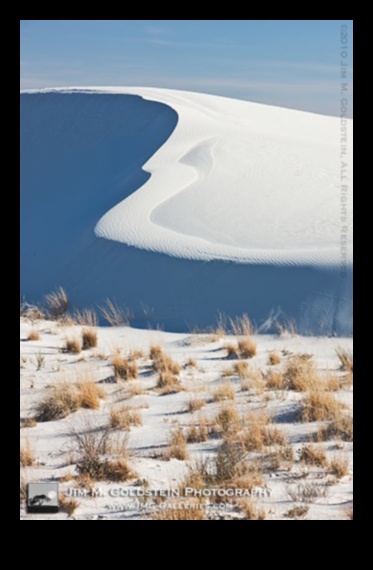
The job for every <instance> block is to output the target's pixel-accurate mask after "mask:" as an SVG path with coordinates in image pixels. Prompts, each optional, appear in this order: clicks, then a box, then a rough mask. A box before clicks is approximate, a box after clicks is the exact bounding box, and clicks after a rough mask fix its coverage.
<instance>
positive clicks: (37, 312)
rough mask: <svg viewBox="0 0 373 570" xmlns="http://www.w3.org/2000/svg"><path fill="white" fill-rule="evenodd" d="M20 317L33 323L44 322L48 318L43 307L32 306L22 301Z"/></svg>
mask: <svg viewBox="0 0 373 570" xmlns="http://www.w3.org/2000/svg"><path fill="white" fill-rule="evenodd" d="M20 316H21V317H25V318H26V319H28V320H29V321H31V322H34V321H42V320H43V319H45V318H46V316H45V314H44V311H43V309H42V308H41V307H38V306H37V305H30V304H29V303H26V302H24V301H22V300H21V305H20Z"/></svg>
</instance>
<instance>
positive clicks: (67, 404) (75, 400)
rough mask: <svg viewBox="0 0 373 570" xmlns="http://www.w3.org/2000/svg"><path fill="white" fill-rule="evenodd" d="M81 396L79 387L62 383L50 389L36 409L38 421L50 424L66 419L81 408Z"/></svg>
mask: <svg viewBox="0 0 373 570" xmlns="http://www.w3.org/2000/svg"><path fill="white" fill-rule="evenodd" d="M80 405H81V394H80V391H79V389H78V386H77V385H75V384H69V383H68V382H61V383H60V384H58V385H56V386H52V387H51V388H50V391H49V393H48V394H47V395H46V396H45V398H44V399H43V400H42V401H41V402H39V404H38V405H37V407H36V415H35V417H36V420H37V421H38V422H50V421H54V420H60V419H62V418H65V417H66V416H68V415H69V414H71V413H72V412H75V411H76V410H78V409H79V408H80Z"/></svg>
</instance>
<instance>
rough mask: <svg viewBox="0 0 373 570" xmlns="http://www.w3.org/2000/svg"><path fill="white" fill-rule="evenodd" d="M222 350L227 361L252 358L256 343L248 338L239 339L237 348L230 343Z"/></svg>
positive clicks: (255, 350) (254, 353) (255, 351)
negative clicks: (225, 352)
mask: <svg viewBox="0 0 373 570" xmlns="http://www.w3.org/2000/svg"><path fill="white" fill-rule="evenodd" d="M224 348H225V350H226V351H227V357H226V358H227V359H228V360H240V359H247V358H253V357H254V356H255V355H256V353H257V347H256V343H255V342H254V340H253V339H252V338H251V337H250V336H247V337H244V338H241V339H239V340H238V343H237V346H235V345H234V344H231V343H230V344H227V345H226V346H225V347H224Z"/></svg>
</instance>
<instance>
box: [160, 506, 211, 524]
mask: <svg viewBox="0 0 373 570" xmlns="http://www.w3.org/2000/svg"><path fill="white" fill-rule="evenodd" d="M151 519H152V520H153V521H204V520H206V518H205V515H204V512H203V510H202V509H197V508H195V509H193V508H186V509H184V508H183V509H181V508H177V506H176V504H175V508H174V509H161V510H159V511H154V512H153V513H152V514H151Z"/></svg>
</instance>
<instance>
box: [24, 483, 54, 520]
mask: <svg viewBox="0 0 373 570" xmlns="http://www.w3.org/2000/svg"><path fill="white" fill-rule="evenodd" d="M58 511H59V504H58V483H29V484H28V490H27V512H28V513H36V514H43V513H58Z"/></svg>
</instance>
